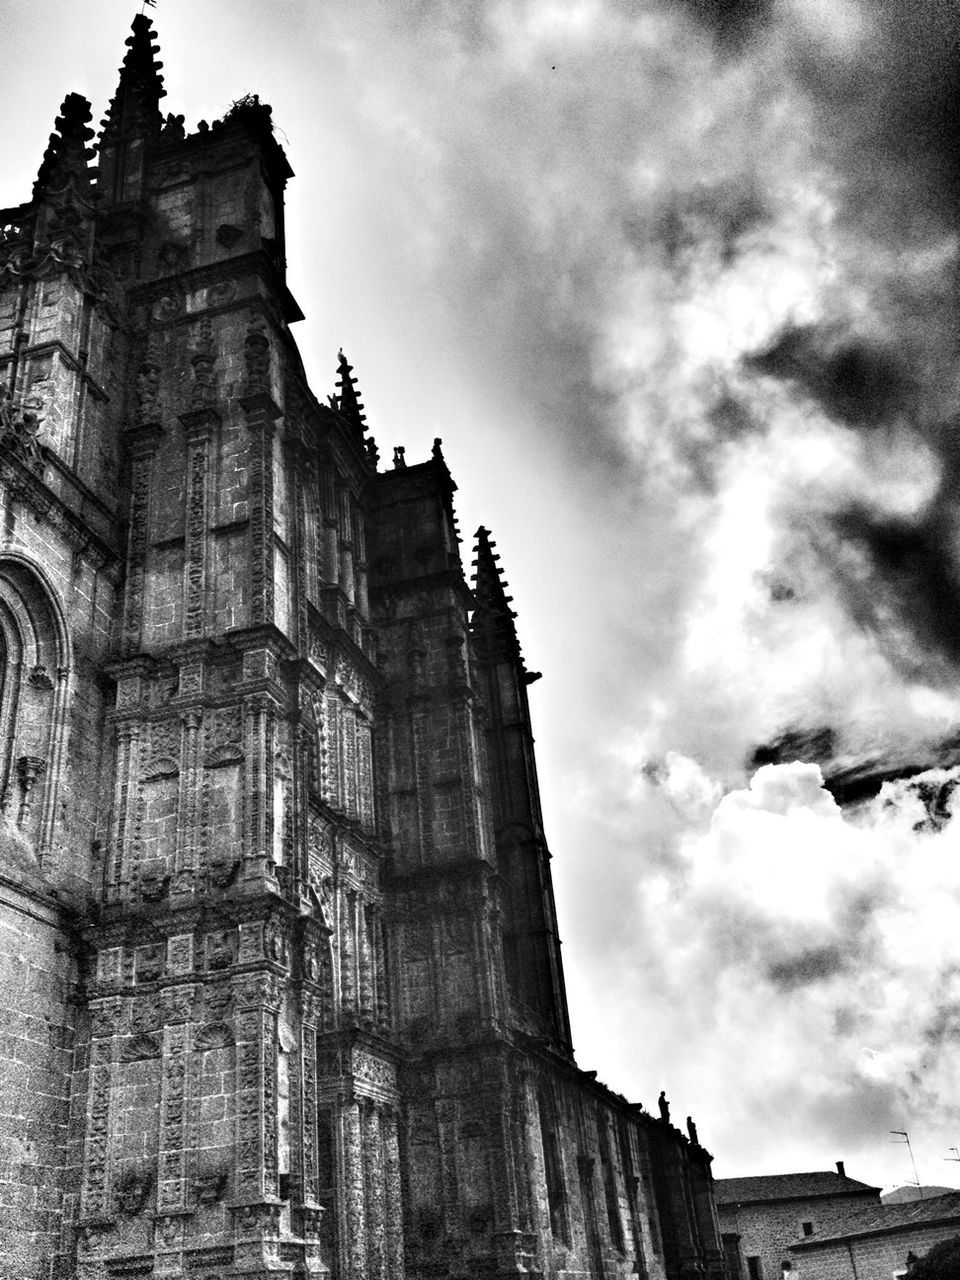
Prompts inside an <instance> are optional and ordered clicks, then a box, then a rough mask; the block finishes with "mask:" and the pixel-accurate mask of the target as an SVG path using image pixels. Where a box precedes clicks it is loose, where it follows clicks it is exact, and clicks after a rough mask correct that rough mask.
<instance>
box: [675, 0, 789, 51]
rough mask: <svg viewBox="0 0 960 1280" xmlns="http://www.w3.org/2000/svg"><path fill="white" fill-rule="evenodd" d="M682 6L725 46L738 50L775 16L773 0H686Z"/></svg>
mask: <svg viewBox="0 0 960 1280" xmlns="http://www.w3.org/2000/svg"><path fill="white" fill-rule="evenodd" d="M681 7H682V8H683V9H685V10H686V11H687V12H688V13H691V14H693V16H694V17H695V18H696V19H697V20H698V21H699V22H701V23H702V24H703V26H704V27H705V28H706V29H707V30H708V31H709V32H710V33H711V34H712V35H713V36H714V37H715V38H716V40H717V43H718V44H719V45H720V47H721V48H722V49H725V50H730V51H731V52H735V51H738V50H740V49H741V48H742V47H743V45H744V44H745V43H746V42H747V41H749V40H750V39H751V37H753V36H756V35H758V34H759V33H760V32H761V31H762V30H763V28H764V27H765V26H766V25H767V24H768V23H769V22H770V20H771V19H772V17H773V11H774V5H773V0H682V5H681Z"/></svg>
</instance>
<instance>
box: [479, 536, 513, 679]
mask: <svg viewBox="0 0 960 1280" xmlns="http://www.w3.org/2000/svg"><path fill="white" fill-rule="evenodd" d="M476 539H477V547H476V558H475V560H474V562H473V563H474V566H475V568H474V575H473V582H474V586H473V594H474V599H475V601H476V608H475V610H474V615H473V624H472V627H473V632H474V635H475V637H476V638H477V641H478V644H479V646H480V649H481V652H482V653H483V654H484V655H485V657H486V658H487V660H488V661H494V662H496V661H502V660H503V659H505V658H511V659H516V660H519V661H521V663H522V659H521V658H520V644H519V641H518V640H517V631H516V627H515V626H514V625H513V620H514V618H516V616H517V615H516V613H515V612H514V611H513V609H511V608H510V605H511V603H512V602H513V596H508V595H507V583H506V582H505V581H504V578H503V570H502V569H501V568H500V565H499V560H500V556H499V555H498V554H497V553H496V552H495V551H494V547H496V545H497V544H496V543H495V542H494V541H493V539H492V538H491V537H490V531H489V529H485V528H484V527H483V525H481V526H480V528H479V529H478V530H477V532H476Z"/></svg>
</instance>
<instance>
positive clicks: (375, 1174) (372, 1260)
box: [360, 1098, 387, 1280]
mask: <svg viewBox="0 0 960 1280" xmlns="http://www.w3.org/2000/svg"><path fill="white" fill-rule="evenodd" d="M360 1115H361V1125H362V1129H363V1164H364V1173H365V1180H366V1193H365V1204H366V1217H367V1280H386V1274H387V1272H386V1267H387V1249H386V1240H385V1205H384V1200H385V1195H384V1192H385V1188H384V1172H385V1170H384V1159H383V1140H382V1137H381V1133H380V1113H379V1111H378V1109H377V1106H376V1104H375V1103H374V1101H373V1099H372V1098H365V1099H364V1100H363V1102H362V1103H361V1112H360Z"/></svg>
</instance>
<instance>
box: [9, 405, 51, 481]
mask: <svg viewBox="0 0 960 1280" xmlns="http://www.w3.org/2000/svg"><path fill="white" fill-rule="evenodd" d="M40 425H41V424H40V419H39V418H38V417H37V414H36V412H35V410H32V409H30V408H26V407H24V406H20V407H19V408H18V407H16V406H15V405H14V403H13V397H12V396H11V394H10V389H9V388H8V387H6V386H0V449H3V450H5V451H6V452H7V453H9V454H10V455H11V457H14V458H17V459H19V461H20V462H22V463H24V464H25V465H26V466H28V467H29V468H30V470H31V471H36V472H39V473H42V472H43V453H42V452H41V449H40V440H39V436H40Z"/></svg>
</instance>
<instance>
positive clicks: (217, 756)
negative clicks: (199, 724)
mask: <svg viewBox="0 0 960 1280" xmlns="http://www.w3.org/2000/svg"><path fill="white" fill-rule="evenodd" d="M203 729H204V746H203V759H204V764H207V765H210V766H216V765H221V764H230V763H232V762H233V761H235V760H240V759H242V758H243V720H242V718H241V711H240V708H239V707H236V706H234V707H214V708H213V710H211V711H208V712H207V714H206V716H205V718H204V725H203Z"/></svg>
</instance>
